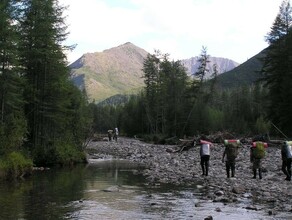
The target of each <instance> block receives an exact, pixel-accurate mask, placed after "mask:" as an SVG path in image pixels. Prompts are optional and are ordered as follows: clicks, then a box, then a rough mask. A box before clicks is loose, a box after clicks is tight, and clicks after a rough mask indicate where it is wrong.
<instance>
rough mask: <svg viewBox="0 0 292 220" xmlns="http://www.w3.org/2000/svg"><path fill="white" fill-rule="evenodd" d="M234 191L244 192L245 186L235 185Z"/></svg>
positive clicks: (237, 192) (236, 192)
mask: <svg viewBox="0 0 292 220" xmlns="http://www.w3.org/2000/svg"><path fill="white" fill-rule="evenodd" d="M232 192H233V193H235V194H243V193H244V192H245V188H244V187H243V186H234V187H233V188H232Z"/></svg>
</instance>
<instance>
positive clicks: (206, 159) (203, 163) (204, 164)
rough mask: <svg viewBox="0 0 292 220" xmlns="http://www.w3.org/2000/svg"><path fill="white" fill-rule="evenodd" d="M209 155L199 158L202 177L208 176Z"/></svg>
mask: <svg viewBox="0 0 292 220" xmlns="http://www.w3.org/2000/svg"><path fill="white" fill-rule="evenodd" d="M209 160H210V155H204V156H201V167H202V171H203V175H205V176H208V171H209Z"/></svg>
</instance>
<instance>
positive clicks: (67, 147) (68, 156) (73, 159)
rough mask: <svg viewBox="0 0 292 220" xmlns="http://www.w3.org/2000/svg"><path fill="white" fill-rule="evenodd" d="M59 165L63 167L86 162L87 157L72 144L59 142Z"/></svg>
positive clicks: (57, 151) (57, 148)
mask: <svg viewBox="0 0 292 220" xmlns="http://www.w3.org/2000/svg"><path fill="white" fill-rule="evenodd" d="M56 156H57V163H59V164H61V165H71V164H75V163H80V162H84V161H85V160H86V155H85V153H84V152H82V151H80V150H78V149H77V148H76V147H75V146H74V145H72V144H70V143H64V142H59V143H57V145H56Z"/></svg>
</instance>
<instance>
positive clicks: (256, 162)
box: [252, 158, 262, 179]
mask: <svg viewBox="0 0 292 220" xmlns="http://www.w3.org/2000/svg"><path fill="white" fill-rule="evenodd" d="M257 170H259V178H260V179H262V159H259V158H253V160H252V171H253V178H254V179H255V178H256V177H257Z"/></svg>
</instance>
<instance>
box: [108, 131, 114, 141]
mask: <svg viewBox="0 0 292 220" xmlns="http://www.w3.org/2000/svg"><path fill="white" fill-rule="evenodd" d="M107 135H108V140H109V141H112V136H113V130H108V131H107Z"/></svg>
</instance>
